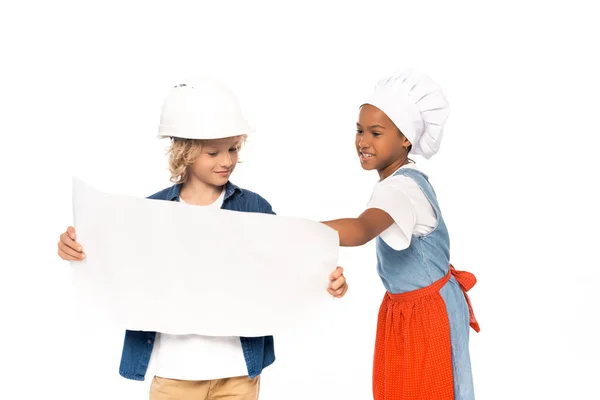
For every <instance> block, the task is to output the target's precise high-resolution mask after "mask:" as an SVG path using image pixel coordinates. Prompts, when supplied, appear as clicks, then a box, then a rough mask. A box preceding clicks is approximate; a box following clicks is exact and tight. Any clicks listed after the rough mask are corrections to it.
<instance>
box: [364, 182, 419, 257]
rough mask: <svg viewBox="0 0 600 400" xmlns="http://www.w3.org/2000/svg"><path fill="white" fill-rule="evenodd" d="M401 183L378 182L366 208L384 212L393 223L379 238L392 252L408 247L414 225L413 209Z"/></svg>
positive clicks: (414, 215)
mask: <svg viewBox="0 0 600 400" xmlns="http://www.w3.org/2000/svg"><path fill="white" fill-rule="evenodd" d="M398 182H402V181H398V180H393V181H383V182H379V183H378V184H377V185H376V186H375V189H374V190H373V195H372V196H371V200H369V203H368V205H367V208H377V209H380V210H382V211H385V212H386V213H388V214H389V216H390V217H392V219H393V220H394V223H393V224H392V225H391V226H390V227H389V228H388V229H386V230H385V231H383V232H382V233H381V234H380V235H379V237H380V238H381V239H383V241H384V242H386V243H387V244H388V246H390V247H391V248H393V249H394V250H404V249H406V248H408V246H410V240H411V238H412V235H413V231H414V228H415V225H416V213H415V210H414V207H413V205H412V203H411V201H410V199H409V198H408V196H407V195H406V193H405V190H404V188H403V185H402V183H400V184H399V183H398Z"/></svg>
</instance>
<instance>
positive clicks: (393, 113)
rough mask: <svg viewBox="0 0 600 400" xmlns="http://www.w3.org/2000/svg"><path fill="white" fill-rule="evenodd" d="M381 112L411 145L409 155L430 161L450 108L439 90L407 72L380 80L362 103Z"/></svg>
mask: <svg viewBox="0 0 600 400" xmlns="http://www.w3.org/2000/svg"><path fill="white" fill-rule="evenodd" d="M365 104H371V105H373V106H375V107H377V108H379V109H380V110H381V111H383V112H384V113H385V114H386V115H387V116H388V117H389V118H390V119H391V120H392V122H393V123H394V124H395V125H396V127H397V128H398V129H400V132H402V134H403V135H404V136H406V138H407V139H408V140H410V143H411V144H412V150H411V153H412V154H417V155H422V156H423V157H425V158H427V159H429V158H431V156H433V155H434V154H436V153H437V152H438V150H439V149H440V143H441V141H442V136H443V132H444V124H445V123H446V119H447V118H448V112H449V108H448V107H449V106H448V101H447V100H446V97H445V96H444V94H443V93H442V88H441V87H440V86H439V85H438V84H437V83H435V82H434V81H433V80H431V78H429V77H428V76H427V75H425V74H424V73H422V72H420V71H416V70H412V69H408V70H402V71H399V72H396V73H395V74H393V75H392V76H390V77H387V78H383V79H381V80H380V81H379V82H378V83H377V85H376V86H375V90H374V91H373V93H372V94H371V96H370V97H369V98H368V100H367V101H366V102H365Z"/></svg>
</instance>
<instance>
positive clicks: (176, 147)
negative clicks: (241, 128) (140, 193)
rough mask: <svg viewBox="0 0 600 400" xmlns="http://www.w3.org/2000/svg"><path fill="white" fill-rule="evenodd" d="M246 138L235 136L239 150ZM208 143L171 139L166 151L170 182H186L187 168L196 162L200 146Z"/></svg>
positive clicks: (207, 140)
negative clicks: (238, 140)
mask: <svg viewBox="0 0 600 400" xmlns="http://www.w3.org/2000/svg"><path fill="white" fill-rule="evenodd" d="M247 137H248V136H247V135H239V136H235V138H236V139H238V138H239V139H240V142H239V147H238V148H239V149H241V147H242V146H243V145H244V144H245V143H246V138H247ZM210 141H211V140H210V139H180V138H171V146H170V147H169V150H167V154H168V155H169V171H170V172H171V178H170V180H171V182H174V183H184V182H185V181H186V180H187V178H188V167H189V166H190V165H192V164H193V163H194V161H196V158H198V156H199V155H200V152H201V151H202V146H203V145H204V144H206V143H209V142H210ZM240 162H242V161H241V160H238V163H240Z"/></svg>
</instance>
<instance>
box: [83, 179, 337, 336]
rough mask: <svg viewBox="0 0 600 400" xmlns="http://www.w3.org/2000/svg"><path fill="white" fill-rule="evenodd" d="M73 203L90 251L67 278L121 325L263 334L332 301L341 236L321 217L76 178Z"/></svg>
mask: <svg viewBox="0 0 600 400" xmlns="http://www.w3.org/2000/svg"><path fill="white" fill-rule="evenodd" d="M73 208H74V218H75V228H76V232H77V240H78V242H80V243H81V244H82V245H83V247H84V251H85V253H86V255H87V257H86V259H85V260H84V261H82V262H73V263H72V264H73V265H72V266H73V268H72V272H73V275H74V283H75V285H76V287H77V289H78V291H79V293H85V294H86V295H87V296H88V298H90V299H94V301H96V302H98V304H101V305H102V307H107V308H109V309H110V313H111V314H112V315H113V316H114V317H116V318H117V321H118V323H119V324H120V325H122V326H123V327H124V328H126V329H130V330H144V331H156V332H163V333H170V334H192V333H194V334H200V335H207V336H248V337H251V336H265V335H272V334H276V333H278V332H280V331H282V330H286V329H292V328H293V327H294V326H298V324H300V323H310V318H311V315H315V316H316V315H318V313H320V312H322V311H323V310H324V309H327V304H329V303H330V302H331V301H332V297H331V296H330V295H329V294H328V293H327V291H326V288H327V285H328V283H329V282H328V277H329V274H330V273H331V272H332V271H333V270H334V269H335V267H336V265H337V258H338V250H339V247H338V235H337V233H336V232H335V231H334V230H332V229H330V228H328V227H327V226H325V225H323V224H320V223H318V222H315V221H310V220H305V219H299V218H289V217H282V216H274V215H266V214H258V213H245V212H235V211H228V210H219V209H213V208H209V207H194V206H189V205H185V204H181V203H178V202H169V201H160V200H148V199H141V198H135V197H130V196H121V195H111V194H106V193H103V192H100V191H98V190H96V189H93V188H91V187H89V186H88V185H86V184H85V183H84V182H82V181H81V180H79V179H77V178H74V179H73ZM315 313H316V314H315Z"/></svg>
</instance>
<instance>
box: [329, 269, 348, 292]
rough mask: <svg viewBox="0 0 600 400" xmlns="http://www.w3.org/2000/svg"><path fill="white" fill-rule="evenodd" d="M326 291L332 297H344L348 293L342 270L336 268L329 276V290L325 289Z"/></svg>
mask: <svg viewBox="0 0 600 400" xmlns="http://www.w3.org/2000/svg"><path fill="white" fill-rule="evenodd" d="M327 291H328V292H329V294H330V295H332V296H333V297H337V298H341V297H344V295H345V294H346V292H347V291H348V284H347V283H346V277H345V276H344V268H342V267H337V268H336V269H335V271H333V272H332V273H331V275H329V288H327Z"/></svg>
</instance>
